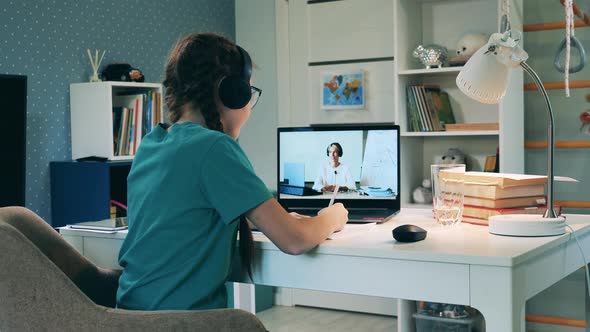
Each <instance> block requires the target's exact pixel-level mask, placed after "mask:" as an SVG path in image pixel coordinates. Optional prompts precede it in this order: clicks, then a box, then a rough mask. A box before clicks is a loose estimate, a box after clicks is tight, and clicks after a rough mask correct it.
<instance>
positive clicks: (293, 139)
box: [277, 125, 400, 223]
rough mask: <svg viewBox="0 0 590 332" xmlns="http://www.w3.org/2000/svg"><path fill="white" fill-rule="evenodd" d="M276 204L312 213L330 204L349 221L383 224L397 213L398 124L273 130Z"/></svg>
mask: <svg viewBox="0 0 590 332" xmlns="http://www.w3.org/2000/svg"><path fill="white" fill-rule="evenodd" d="M277 138H278V144H277V148H278V153H277V155H278V163H277V165H278V169H277V176H278V179H277V192H278V201H279V203H281V205H282V206H283V207H285V209H287V210H288V211H289V212H297V213H300V214H303V215H316V214H317V212H318V211H319V210H320V209H322V208H324V207H326V206H328V203H329V201H330V198H331V197H332V190H333V187H334V186H335V185H336V184H337V185H338V186H339V187H340V188H343V187H344V190H343V191H342V192H339V193H338V195H337V196H336V199H335V202H341V203H343V204H344V206H345V207H346V208H347V209H348V211H349V222H350V223H368V222H377V223H379V222H384V221H386V220H388V219H389V218H390V217H391V216H393V215H395V214H396V213H397V212H399V210H400V195H399V179H400V165H399V150H400V149H399V144H400V139H399V126H397V125H334V126H320V127H288V128H287V127H285V128H278V132H277Z"/></svg>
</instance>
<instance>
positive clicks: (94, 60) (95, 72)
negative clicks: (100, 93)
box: [86, 48, 106, 82]
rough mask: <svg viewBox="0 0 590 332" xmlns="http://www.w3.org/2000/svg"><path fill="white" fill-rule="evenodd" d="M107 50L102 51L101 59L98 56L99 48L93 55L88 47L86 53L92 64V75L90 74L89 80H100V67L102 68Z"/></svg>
mask: <svg viewBox="0 0 590 332" xmlns="http://www.w3.org/2000/svg"><path fill="white" fill-rule="evenodd" d="M105 52H106V51H102V55H101V56H100V59H99V57H98V50H96V51H95V52H94V54H95V56H94V57H92V54H91V53H90V49H89V48H87V49H86V53H88V58H89V59H90V65H91V66H92V75H90V78H89V81H90V82H100V81H101V80H100V78H99V77H98V68H100V63H101V62H102V59H103V58H104V54H105Z"/></svg>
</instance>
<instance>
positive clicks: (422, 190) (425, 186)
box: [412, 179, 432, 204]
mask: <svg viewBox="0 0 590 332" xmlns="http://www.w3.org/2000/svg"><path fill="white" fill-rule="evenodd" d="M412 198H413V199H414V203H418V204H430V203H432V185H431V183H430V179H424V181H422V185H421V186H420V187H418V188H416V189H414V192H412Z"/></svg>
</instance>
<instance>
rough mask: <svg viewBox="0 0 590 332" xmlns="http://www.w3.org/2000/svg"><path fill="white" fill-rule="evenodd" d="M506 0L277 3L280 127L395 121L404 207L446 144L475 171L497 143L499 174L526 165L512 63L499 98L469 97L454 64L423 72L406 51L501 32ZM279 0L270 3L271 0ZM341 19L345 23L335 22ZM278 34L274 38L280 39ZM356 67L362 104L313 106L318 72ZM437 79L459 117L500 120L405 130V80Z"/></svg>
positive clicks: (517, 76) (516, 2)
mask: <svg viewBox="0 0 590 332" xmlns="http://www.w3.org/2000/svg"><path fill="white" fill-rule="evenodd" d="M503 1H504V0H436V1H416V0H363V1H358V0H343V1H326V2H323V1H322V2H315V1H314V2H307V1H289V2H286V3H282V2H281V6H280V7H277V15H278V17H277V20H276V22H281V24H278V23H277V45H278V46H279V50H278V52H279V54H283V55H284V56H281V57H279V58H277V68H279V69H280V68H288V70H280V71H279V75H278V99H279V100H278V101H279V102H278V104H279V105H281V107H280V109H279V114H278V124H279V126H305V125H309V124H317V123H372V122H395V123H397V124H399V125H400V128H401V151H400V152H401V179H400V184H401V197H402V206H407V205H408V204H410V203H411V193H412V190H413V189H414V188H416V187H418V186H419V185H420V184H421V183H422V180H423V179H424V178H429V177H430V165H431V164H434V163H437V162H440V161H441V159H440V158H441V157H442V155H443V154H444V153H445V152H446V151H447V150H448V149H449V148H459V149H461V150H462V151H463V152H464V153H465V154H467V156H468V165H469V166H470V169H472V170H482V168H483V165H484V162H485V158H486V156H489V155H493V154H495V152H496V148H498V147H499V149H500V171H502V172H512V173H522V172H524V93H523V73H522V71H521V70H520V69H514V70H513V71H512V74H511V76H512V77H511V81H510V86H509V88H508V90H507V94H506V96H505V98H504V99H503V100H502V102H501V103H500V104H497V105H485V104H481V103H478V102H476V101H474V100H471V99H470V98H469V97H467V96H465V95H464V94H463V93H462V92H460V91H459V89H458V88H457V87H456V84H455V79H456V77H457V74H458V73H459V71H460V70H461V69H462V67H443V68H433V69H425V68H424V67H423V66H422V64H421V63H420V62H419V61H418V59H416V58H414V57H413V56H412V52H413V50H414V49H415V48H416V47H417V46H418V45H429V44H439V45H442V46H445V47H446V48H447V49H448V50H449V57H451V56H452V54H455V52H456V48H457V47H456V45H457V42H458V41H459V39H461V37H463V35H465V34H467V33H485V34H488V35H489V34H491V33H494V32H497V31H499V28H500V18H501V14H502V13H501V8H502V2H503ZM522 1H523V0H510V6H511V11H510V13H511V25H512V27H513V29H515V30H521V29H522V13H523V11H522V9H523V6H522ZM275 3H277V2H275ZM343 22H346V24H343ZM278 41H280V43H279V42H278ZM332 70H333V71H351V70H364V71H365V73H366V76H365V85H366V91H365V92H366V94H367V95H366V100H365V101H366V103H365V105H366V107H365V109H363V110H321V109H320V107H319V105H320V93H319V91H320V89H321V87H320V74H321V73H322V72H323V71H332ZM423 84H432V85H438V86H440V88H441V89H442V90H443V91H445V92H447V93H448V94H449V96H450V100H451V105H452V108H453V114H454V116H455V118H456V121H457V123H487V122H497V123H499V130H486V131H452V132H451V131H448V132H409V131H408V129H407V128H408V126H407V124H408V121H407V110H406V86H408V85H423Z"/></svg>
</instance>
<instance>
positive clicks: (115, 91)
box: [70, 81, 163, 160]
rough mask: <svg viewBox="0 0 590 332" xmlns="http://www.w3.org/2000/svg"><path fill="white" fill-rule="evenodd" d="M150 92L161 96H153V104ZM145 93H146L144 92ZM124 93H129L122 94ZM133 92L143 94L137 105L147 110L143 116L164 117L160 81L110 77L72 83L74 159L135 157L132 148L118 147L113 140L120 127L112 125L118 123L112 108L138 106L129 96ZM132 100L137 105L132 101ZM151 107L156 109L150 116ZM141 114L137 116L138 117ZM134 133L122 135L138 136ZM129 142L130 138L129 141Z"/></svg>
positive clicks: (71, 106) (152, 94) (71, 107)
mask: <svg viewBox="0 0 590 332" xmlns="http://www.w3.org/2000/svg"><path fill="white" fill-rule="evenodd" d="M148 93H149V95H150V96H154V95H155V93H158V94H159V96H160V97H157V98H156V97H151V106H150V102H149V99H150V98H148V97H147V96H148ZM144 94H145V96H143V95H144ZM123 95H125V96H126V97H121V96H123ZM133 95H142V97H140V99H139V101H140V104H141V101H143V104H142V105H141V106H139V107H137V109H142V110H144V112H143V115H142V116H141V117H142V119H148V118H151V119H154V118H155V117H156V116H157V117H159V119H160V120H161V119H163V108H162V98H161V96H162V85H161V84H158V83H137V82H112V81H109V82H96V83H76V84H71V85H70V111H71V139H72V159H79V158H85V157H91V156H96V157H102V158H106V159H108V160H131V159H133V155H134V153H133V151H132V150H133V149H126V151H122V150H120V151H115V143H114V142H115V141H116V138H117V136H119V134H118V132H117V130H113V126H114V125H117V121H114V120H113V115H114V112H113V108H116V107H127V108H128V109H129V110H131V109H133V110H135V109H136V107H135V106H134V105H135V102H132V101H131V100H130V96H133ZM158 100H159V101H158ZM132 103H133V104H134V105H131V104H132ZM150 109H153V113H150V115H149V116H148V115H147V111H148V110H150ZM127 114H128V113H127ZM151 114H154V115H151ZM134 116H136V115H134ZM121 117H122V116H121ZM138 118H139V117H138V116H136V119H138ZM128 119H129V118H128ZM156 120H158V119H156ZM156 122H162V121H156ZM128 123H132V122H128ZM138 128H139V127H138ZM145 133H146V130H144V131H143V134H145ZM135 135H136V134H135ZM135 135H131V136H129V135H128V134H126V135H125V136H121V137H126V138H127V139H128V138H129V137H136V136H135ZM132 141H133V143H135V142H139V137H138V139H137V140H135V139H133V140H132ZM117 142H121V140H117ZM129 142H130V141H129V140H127V144H129ZM129 150H131V151H129Z"/></svg>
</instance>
